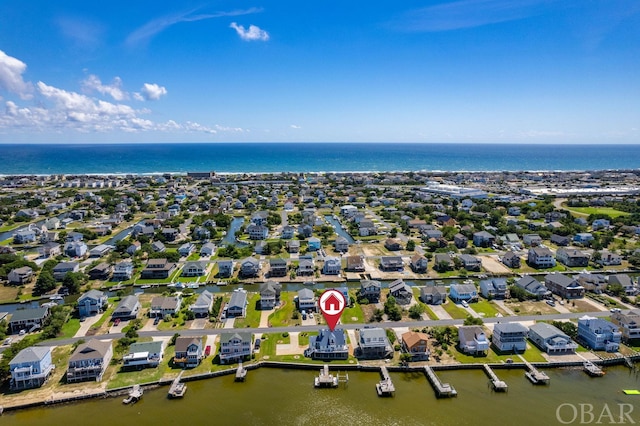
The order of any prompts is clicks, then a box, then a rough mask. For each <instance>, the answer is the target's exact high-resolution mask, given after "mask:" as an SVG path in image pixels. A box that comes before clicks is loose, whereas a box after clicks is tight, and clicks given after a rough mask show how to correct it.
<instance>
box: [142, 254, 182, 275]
mask: <svg viewBox="0 0 640 426" xmlns="http://www.w3.org/2000/svg"><path fill="white" fill-rule="evenodd" d="M175 267H176V264H175V263H171V262H169V261H168V260H167V259H166V258H159V259H149V260H147V266H146V267H145V268H144V269H143V270H142V273H141V274H140V278H143V279H166V278H169V275H170V274H171V272H172V271H173V270H174V269H175Z"/></svg>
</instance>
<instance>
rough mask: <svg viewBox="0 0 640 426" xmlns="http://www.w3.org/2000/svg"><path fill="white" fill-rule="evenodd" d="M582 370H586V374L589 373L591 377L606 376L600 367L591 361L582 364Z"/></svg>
mask: <svg viewBox="0 0 640 426" xmlns="http://www.w3.org/2000/svg"><path fill="white" fill-rule="evenodd" d="M582 368H583V369H584V371H585V373H587V374H588V375H590V376H591V377H600V376H604V374H605V373H604V371H602V369H601V368H600V367H598V366H597V365H595V364H594V363H592V362H591V361H585V362H584V363H583V364H582Z"/></svg>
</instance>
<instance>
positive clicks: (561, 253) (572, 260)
mask: <svg viewBox="0 0 640 426" xmlns="http://www.w3.org/2000/svg"><path fill="white" fill-rule="evenodd" d="M556 259H557V260H558V262H560V263H562V264H563V265H565V266H569V267H572V268H573V267H580V266H587V265H589V255H588V254H586V253H583V252H581V251H580V250H577V249H571V248H566V247H560V248H559V249H558V251H556Z"/></svg>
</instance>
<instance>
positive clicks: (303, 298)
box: [298, 288, 316, 312]
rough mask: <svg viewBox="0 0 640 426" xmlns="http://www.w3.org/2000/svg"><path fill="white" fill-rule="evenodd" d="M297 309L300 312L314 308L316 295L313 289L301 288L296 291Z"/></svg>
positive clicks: (313, 309)
mask: <svg viewBox="0 0 640 426" xmlns="http://www.w3.org/2000/svg"><path fill="white" fill-rule="evenodd" d="M298 310H299V311H301V312H302V311H307V312H310V311H315V310H316V295H315V293H314V292H313V290H311V289H308V288H303V289H301V290H299V291H298Z"/></svg>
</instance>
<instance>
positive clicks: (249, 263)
mask: <svg viewBox="0 0 640 426" xmlns="http://www.w3.org/2000/svg"><path fill="white" fill-rule="evenodd" d="M259 274H260V261H259V260H258V259H255V258H253V257H247V258H246V259H245V260H243V261H242V263H241V264H240V275H242V276H243V277H245V278H253V277H257V276H258V275H259Z"/></svg>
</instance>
